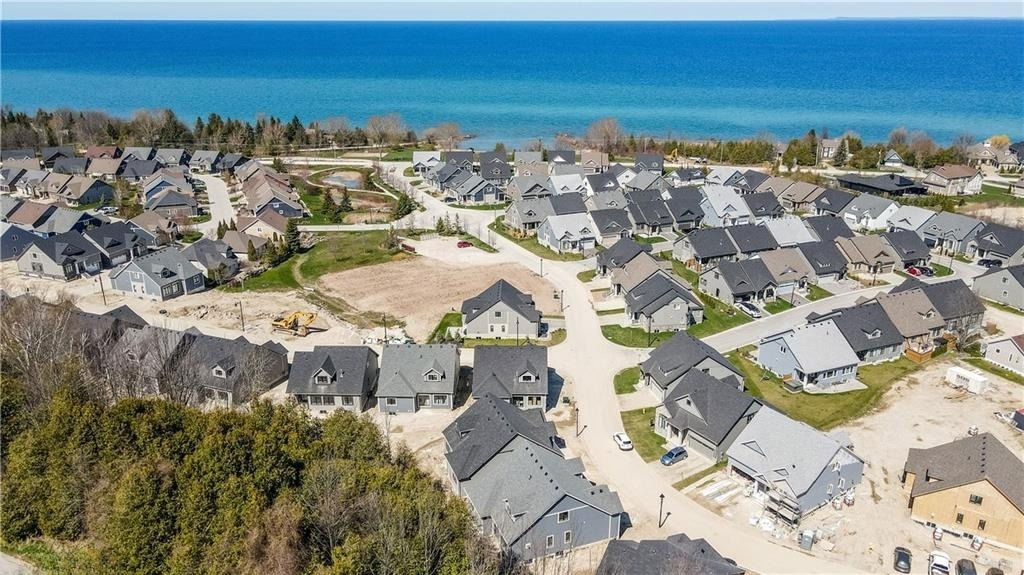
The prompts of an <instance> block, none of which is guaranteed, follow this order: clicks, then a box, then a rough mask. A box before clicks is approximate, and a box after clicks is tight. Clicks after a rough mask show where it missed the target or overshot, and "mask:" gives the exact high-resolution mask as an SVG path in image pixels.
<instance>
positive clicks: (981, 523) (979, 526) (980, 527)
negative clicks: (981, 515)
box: [978, 519, 985, 531]
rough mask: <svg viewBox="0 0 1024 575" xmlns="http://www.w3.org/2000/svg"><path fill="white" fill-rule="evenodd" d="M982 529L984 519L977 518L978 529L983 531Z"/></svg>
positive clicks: (983, 528)
mask: <svg viewBox="0 0 1024 575" xmlns="http://www.w3.org/2000/svg"><path fill="white" fill-rule="evenodd" d="M984 530H985V520H984V519H979V520H978V531H984Z"/></svg>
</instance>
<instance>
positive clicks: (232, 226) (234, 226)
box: [228, 218, 238, 231]
mask: <svg viewBox="0 0 1024 575" xmlns="http://www.w3.org/2000/svg"><path fill="white" fill-rule="evenodd" d="M228 229H229V230H234V231H238V224H236V223H235V219H234V218H232V219H231V221H230V222H229V223H228Z"/></svg>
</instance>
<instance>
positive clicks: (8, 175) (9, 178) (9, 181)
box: [0, 168, 25, 194]
mask: <svg viewBox="0 0 1024 575" xmlns="http://www.w3.org/2000/svg"><path fill="white" fill-rule="evenodd" d="M24 174H25V169H24V168H0V192H3V193H5V194H10V193H13V192H16V191H17V190H18V188H17V184H18V178H20V177H21V176H23V175H24Z"/></svg>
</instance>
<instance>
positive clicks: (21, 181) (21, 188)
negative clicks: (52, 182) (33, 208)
mask: <svg viewBox="0 0 1024 575" xmlns="http://www.w3.org/2000/svg"><path fill="white" fill-rule="evenodd" d="M49 175H50V172H47V171H46V170H38V169H36V170H30V169H26V170H25V172H24V173H23V174H21V176H20V177H19V178H18V180H17V181H16V182H14V189H15V191H16V192H17V193H19V194H21V195H23V196H28V197H32V198H38V197H41V196H43V180H45V179H46V176H49Z"/></svg>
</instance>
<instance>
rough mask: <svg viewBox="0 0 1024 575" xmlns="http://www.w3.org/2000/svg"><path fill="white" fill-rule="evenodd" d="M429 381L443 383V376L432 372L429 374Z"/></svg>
mask: <svg viewBox="0 0 1024 575" xmlns="http://www.w3.org/2000/svg"><path fill="white" fill-rule="evenodd" d="M426 379H427V381H441V375H440V374H438V373H437V372H436V371H431V372H430V373H428V374H427V378H426Z"/></svg>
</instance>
